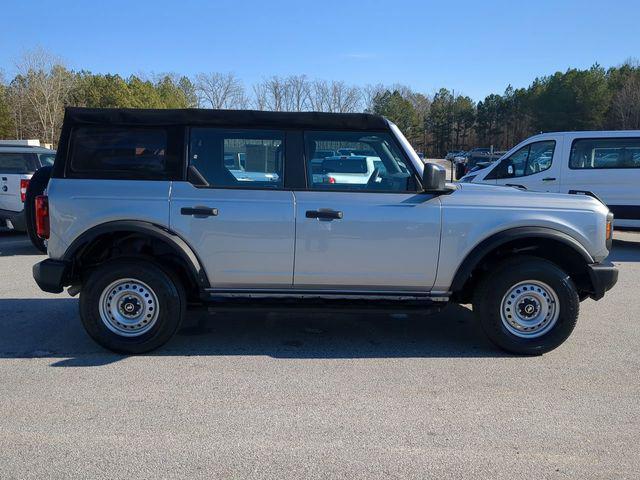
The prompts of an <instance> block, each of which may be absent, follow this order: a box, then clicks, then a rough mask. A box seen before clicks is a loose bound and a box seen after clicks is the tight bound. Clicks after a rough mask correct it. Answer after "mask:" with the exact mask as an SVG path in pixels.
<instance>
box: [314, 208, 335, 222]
mask: <svg viewBox="0 0 640 480" xmlns="http://www.w3.org/2000/svg"><path fill="white" fill-rule="evenodd" d="M342 216H343V215H342V212H338V211H336V210H330V209H328V208H320V209H318V210H307V212H306V217H307V218H318V219H320V220H340V219H342Z"/></svg>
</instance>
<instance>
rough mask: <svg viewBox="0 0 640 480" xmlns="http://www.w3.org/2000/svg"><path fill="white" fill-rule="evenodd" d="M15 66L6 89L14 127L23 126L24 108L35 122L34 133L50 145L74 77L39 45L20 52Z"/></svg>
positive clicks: (56, 132) (57, 128)
mask: <svg viewBox="0 0 640 480" xmlns="http://www.w3.org/2000/svg"><path fill="white" fill-rule="evenodd" d="M16 66H17V69H18V72H19V75H18V76H17V77H16V79H14V82H12V87H14V88H10V89H11V90H12V92H11V93H10V95H12V100H13V101H12V104H13V106H14V118H15V119H16V120H17V121H16V128H19V127H18V125H24V122H25V118H28V116H29V112H27V111H26V107H28V109H29V110H30V111H31V113H32V114H33V118H34V119H35V122H36V124H37V129H36V131H35V132H34V133H36V134H37V135H38V137H40V138H42V139H43V140H44V141H45V142H46V143H52V144H54V143H55V142H56V140H57V138H58V131H59V129H60V126H61V124H62V117H63V115H64V107H65V105H66V103H67V100H68V98H69V94H70V92H71V89H72V88H73V84H74V76H73V74H72V73H71V72H70V71H69V70H67V69H66V68H65V66H64V65H63V62H62V60H61V59H60V58H58V57H56V56H54V55H52V54H51V53H49V52H47V51H46V50H44V49H42V48H37V49H35V50H33V51H31V52H27V53H26V54H24V55H23V57H22V58H21V59H20V60H19V61H18V63H17V65H16Z"/></svg>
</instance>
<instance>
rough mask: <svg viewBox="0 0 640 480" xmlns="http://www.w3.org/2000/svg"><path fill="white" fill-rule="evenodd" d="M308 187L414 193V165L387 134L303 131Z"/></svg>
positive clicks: (415, 188)
mask: <svg viewBox="0 0 640 480" xmlns="http://www.w3.org/2000/svg"><path fill="white" fill-rule="evenodd" d="M305 154H306V161H307V182H308V185H309V189H311V190H339V191H364V192H371V191H375V192H397V193H404V192H412V193H413V192H416V191H417V190H418V183H417V181H416V177H415V174H414V167H413V165H410V163H409V160H408V159H406V158H405V157H404V155H403V153H402V152H401V151H400V150H399V148H398V147H397V146H396V144H395V142H394V141H393V139H392V137H391V136H390V135H389V134H388V133H382V132H307V133H305Z"/></svg>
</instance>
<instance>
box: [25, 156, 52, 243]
mask: <svg viewBox="0 0 640 480" xmlns="http://www.w3.org/2000/svg"><path fill="white" fill-rule="evenodd" d="M51 170H52V167H49V166H45V167H41V168H39V169H38V170H36V173H34V174H33V177H31V180H30V181H29V186H28V187H27V193H26V195H25V199H24V216H25V223H26V227H27V234H28V235H29V240H31V243H32V244H33V246H34V247H36V248H37V249H38V250H40V251H41V252H42V253H47V246H46V245H45V242H44V240H43V239H42V238H40V237H39V236H38V235H37V234H36V197H37V196H38V195H42V193H43V192H44V190H45V188H47V184H48V183H49V178H50V177H51Z"/></svg>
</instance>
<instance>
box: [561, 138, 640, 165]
mask: <svg viewBox="0 0 640 480" xmlns="http://www.w3.org/2000/svg"><path fill="white" fill-rule="evenodd" d="M569 168H571V169H573V170H593V169H608V168H640V138H599V139H586V138H585V139H579V140H574V141H573V144H572V145H571V155H570V156H569Z"/></svg>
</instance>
